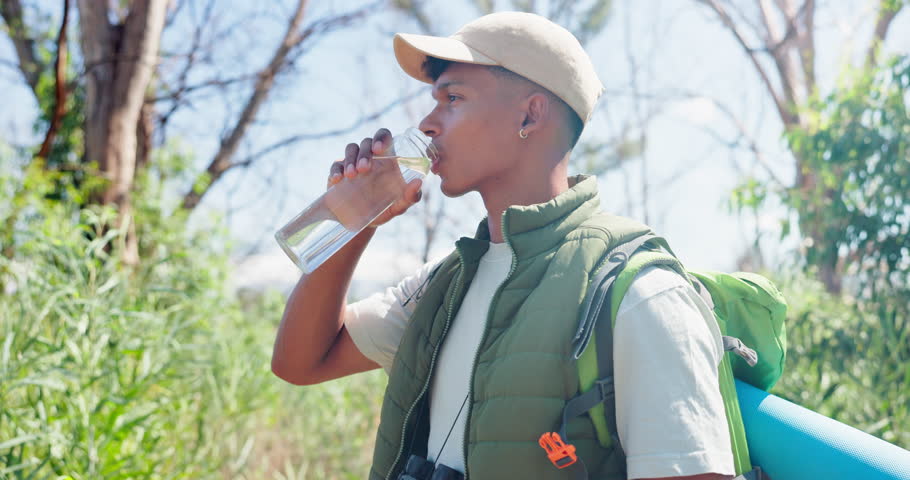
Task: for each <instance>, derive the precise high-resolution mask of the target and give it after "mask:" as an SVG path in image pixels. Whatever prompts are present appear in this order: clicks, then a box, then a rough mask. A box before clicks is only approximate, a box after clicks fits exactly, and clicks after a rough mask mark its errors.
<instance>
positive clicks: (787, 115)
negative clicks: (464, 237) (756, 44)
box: [696, 0, 799, 128]
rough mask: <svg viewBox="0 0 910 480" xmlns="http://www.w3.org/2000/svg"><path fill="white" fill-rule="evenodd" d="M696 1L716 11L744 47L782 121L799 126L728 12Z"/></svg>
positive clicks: (704, 0)
mask: <svg viewBox="0 0 910 480" xmlns="http://www.w3.org/2000/svg"><path fill="white" fill-rule="evenodd" d="M696 1H698V2H699V3H703V4H705V5H707V6H708V7H709V8H711V9H712V10H714V12H715V13H716V14H717V16H718V17H719V18H720V20H721V22H722V23H723V25H724V26H725V27H727V30H729V31H730V33H732V34H733V36H734V37H735V38H736V41H737V42H738V43H739V45H740V47H742V49H743V51H745V53H746V55H747V56H748V57H749V60H750V61H751V62H752V65H753V66H754V67H755V70H756V71H757V72H758V75H759V76H760V77H761V80H762V82H763V83H764V84H765V88H767V90H768V93H769V94H770V95H771V99H772V100H773V101H774V105H775V107H777V113H778V115H780V118H781V121H783V123H784V125H785V127H786V128H790V127H792V126H794V125H796V124H798V122H799V118H798V117H797V116H796V115H795V114H794V113H793V112H792V111H791V110H790V106H789V105H787V102H786V100H785V99H783V98H781V94H780V93H778V92H777V90H776V89H775V87H774V84H773V83H772V82H771V79H770V77H769V76H768V72H767V71H766V70H765V68H764V67H763V66H762V64H761V62H759V60H758V57H757V56H756V51H755V49H754V48H752V47H750V46H749V44H748V43H746V39H745V38H744V36H743V34H742V32H741V31H740V30H739V28H738V27H737V26H736V24H735V23H733V19H732V18H730V15H729V14H728V13H727V12H726V10H725V9H724V8H723V7H722V6H721V5H720V4H718V3H717V1H716V0H696Z"/></svg>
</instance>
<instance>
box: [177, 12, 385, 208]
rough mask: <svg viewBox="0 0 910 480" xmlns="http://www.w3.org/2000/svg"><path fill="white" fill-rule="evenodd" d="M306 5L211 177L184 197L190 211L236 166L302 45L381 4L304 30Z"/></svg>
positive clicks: (264, 71) (211, 165)
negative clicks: (247, 137) (246, 139)
mask: <svg viewBox="0 0 910 480" xmlns="http://www.w3.org/2000/svg"><path fill="white" fill-rule="evenodd" d="M306 4H307V0H299V1H298V4H297V9H296V11H295V12H294V16H293V17H292V18H291V20H290V22H289V23H288V29H287V31H286V32H285V35H284V38H283V40H282V42H281V43H280V44H279V46H278V48H277V49H276V50H275V53H274V54H273V55H272V59H271V61H269V64H268V65H267V66H266V67H265V68H263V69H262V70H261V71H260V72H259V73H258V75H257V80H256V84H255V86H254V87H253V92H252V94H251V95H250V98H249V99H248V100H247V103H246V105H245V106H244V108H243V111H242V112H241V114H240V117H239V118H238V120H237V122H236V124H235V125H234V126H233V128H231V129H230V132H229V133H228V134H227V135H226V137H225V138H223V139H222V141H221V147H220V148H219V150H218V152H217V153H216V154H215V157H214V158H213V159H212V161H211V162H210V163H209V166H208V168H206V172H205V174H204V175H205V176H206V177H208V178H207V179H206V180H207V181H205V182H194V185H196V188H194V189H192V190H191V191H190V192H188V193H187V194H186V195H185V196H184V197H183V208H186V209H188V210H191V209H193V208H195V207H196V205H198V204H199V202H200V201H201V200H202V197H203V196H204V195H205V193H206V192H207V191H208V189H209V188H210V187H211V185H213V184H214V183H215V182H216V181H217V180H218V179H219V178H221V176H222V175H224V173H225V172H226V171H228V170H229V169H230V168H232V167H233V166H234V165H233V164H232V163H231V159H232V158H233V157H234V154H235V153H236V152H237V148H238V147H239V145H240V141H241V140H242V139H243V137H244V135H245V134H246V132H247V131H248V130H249V128H250V126H251V125H252V123H253V121H254V119H255V118H256V114H257V112H258V111H259V109H260V108H261V107H262V105H263V104H264V103H265V101H266V98H267V97H268V95H269V93H270V92H271V90H272V87H273V86H274V84H275V78H276V77H277V76H278V75H279V74H281V73H282V72H283V71H284V70H285V69H286V67H287V66H288V65H289V64H290V63H292V62H293V61H294V60H295V59H296V58H297V56H299V55H300V54H301V53H302V52H303V51H304V50H303V47H302V46H303V45H304V44H305V42H306V41H307V40H309V39H314V38H319V37H320V36H322V35H323V34H325V33H328V32H330V31H332V30H335V29H337V28H341V27H344V26H347V25H350V24H351V23H352V22H354V21H356V20H359V19H360V18H362V17H364V16H365V15H366V14H367V13H368V12H370V11H375V6H376V5H377V4H370V5H367V6H366V7H363V8H361V9H359V10H356V11H353V12H350V13H347V14H343V15H338V16H335V17H329V18H326V19H321V20H317V21H315V22H314V23H312V24H311V25H309V26H308V27H306V28H304V29H302V30H301V29H300V25H301V24H302V23H303V17H304V9H305V7H306ZM202 184H204V185H206V186H205V188H204V189H200V188H199V187H198V185H202Z"/></svg>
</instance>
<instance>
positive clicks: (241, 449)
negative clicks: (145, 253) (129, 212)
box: [0, 211, 385, 480]
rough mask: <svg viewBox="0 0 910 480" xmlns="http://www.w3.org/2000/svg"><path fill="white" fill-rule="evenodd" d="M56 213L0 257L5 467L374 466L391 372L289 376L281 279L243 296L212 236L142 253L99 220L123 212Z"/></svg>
mask: <svg viewBox="0 0 910 480" xmlns="http://www.w3.org/2000/svg"><path fill="white" fill-rule="evenodd" d="M56 220H57V222H58V223H57V225H51V224H44V225H43V227H42V226H41V225H38V226H36V225H32V226H33V227H37V228H35V229H34V230H33V231H26V232H20V233H21V235H20V237H19V238H20V245H19V247H18V253H17V258H18V259H19V260H18V261H17V262H16V263H15V264H12V263H11V262H10V261H9V260H0V261H3V262H6V263H5V264H4V265H2V266H3V267H5V268H2V269H0V271H10V272H11V273H8V274H7V275H6V277H5V278H4V279H3V283H4V284H6V285H7V289H8V290H14V291H13V292H12V293H11V294H7V295H2V296H0V338H2V340H0V478H2V479H7V478H9V479H44V478H48V479H51V478H72V479H91V480H96V479H178V478H186V479H204V478H248V479H253V478H256V479H297V478H362V477H363V476H364V475H365V473H366V472H367V469H368V466H369V459H370V452H371V449H372V442H373V436H374V431H375V427H376V423H377V415H378V406H379V402H380V400H381V393H382V389H383V388H384V381H385V379H384V375H382V374H380V373H378V372H374V373H373V374H368V375H361V376H358V377H353V378H350V379H344V380H340V381H336V382H331V383H328V384H325V385H322V386H318V387H307V388H300V387H293V386H290V385H284V384H282V383H281V381H280V380H278V379H277V378H275V377H274V376H273V375H272V374H271V372H270V371H269V359H270V355H271V344H272V339H273V338H274V332H275V328H276V325H277V322H278V320H279V319H280V314H281V309H282V307H283V299H282V298H281V297H280V295H277V294H267V295H264V296H260V297H257V298H254V299H252V300H245V301H241V300H240V299H239V298H237V297H236V296H235V295H234V294H232V293H231V292H229V291H228V290H227V288H226V287H225V285H226V282H225V279H226V265H227V261H226V259H225V258H224V257H221V256H219V255H218V254H216V253H213V252H212V251H210V249H207V248H206V247H205V244H204V241H195V242H189V243H181V242H180V241H171V242H170V243H168V242H163V243H160V244H158V245H157V246H156V248H155V249H154V250H155V254H154V255H153V256H151V257H150V258H145V259H144V261H143V264H142V265H140V266H139V267H138V268H136V269H131V268H125V267H124V266H123V265H121V264H120V262H119V261H118V260H117V254H116V251H117V248H116V244H117V242H118V241H119V239H120V237H119V236H118V234H117V232H116V231H114V230H111V231H109V232H108V233H107V234H106V235H105V236H103V237H100V238H94V239H92V236H91V235H85V231H86V229H89V230H92V231H103V229H100V226H101V225H103V224H106V223H109V220H110V218H104V215H103V214H95V213H93V212H89V211H83V212H82V214H81V218H80V221H79V222H75V223H74V224H73V225H66V224H63V225H61V224H60V223H59V220H60V219H59V218H58V219H56ZM45 227H46V228H47V229H50V230H52V231H53V233H52V234H50V235H49V233H51V231H47V230H45ZM112 244H113V245H114V247H113V250H112V251H113V252H114V253H108V250H109V249H107V248H106V247H108V246H110V245H112ZM13 285H14V286H13Z"/></svg>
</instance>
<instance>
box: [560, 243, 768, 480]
mask: <svg viewBox="0 0 910 480" xmlns="http://www.w3.org/2000/svg"><path fill="white" fill-rule="evenodd" d="M649 242H650V244H652V245H655V246H658V247H662V248H663V249H664V250H666V252H667V253H665V252H661V251H657V250H643V249H642V247H645V246H646V244H649ZM633 255H634V259H632V257H633ZM658 265H662V266H666V267H669V268H672V269H673V270H675V271H676V272H677V273H679V274H680V275H682V276H683V278H685V279H687V280H688V281H689V282H690V283H692V284H693V286H694V287H695V288H696V291H698V292H699V294H701V295H703V296H706V297H707V302H708V305H711V306H712V309H713V302H712V301H711V300H710V295H709V294H708V293H707V289H705V288H704V287H703V286H702V285H700V284H698V283H697V280H696V279H695V278H694V277H692V276H690V275H688V273H687V272H686V270H685V268H684V267H683V266H682V264H681V263H680V262H679V260H678V259H676V257H675V256H674V255H673V253H672V251H671V250H670V249H669V246H668V245H667V243H666V241H665V240H664V239H663V238H660V237H657V236H656V235H653V234H646V235H643V236H641V237H637V238H636V239H634V240H632V241H630V242H628V243H625V244H622V245H620V246H618V247H616V248H615V249H613V250H612V251H611V252H608V254H607V260H606V262H605V264H604V265H603V267H602V268H601V269H600V270H599V271H598V272H597V273H596V274H595V276H594V278H593V279H592V282H591V287H590V288H589V290H588V293H587V294H586V296H585V300H584V303H583V310H582V311H583V312H584V314H583V316H582V321H581V323H580V325H579V328H578V331H577V332H576V335H575V337H574V338H573V358H575V359H577V360H578V370H579V380H580V385H579V388H580V390H581V392H583V393H581V394H579V395H577V396H576V397H574V398H572V399H571V400H569V401H568V402H567V403H566V406H565V407H564V409H563V415H562V420H561V423H560V426H559V430H558V432H559V435H560V437H561V438H562V439H564V441H565V443H566V444H569V443H570V442H569V440H568V439H567V438H566V427H567V425H568V422H569V420H570V419H572V418H574V417H577V416H580V415H583V414H585V413H589V415H590V417H591V421H592V423H593V424H594V428H595V431H596V434H597V438H598V441H599V442H600V444H601V445H602V446H604V447H609V446H611V445H613V446H615V448H617V449H619V451H620V452H622V445H621V444H620V441H619V435H618V429H617V426H616V416H615V414H614V415H607V414H606V412H608V411H609V412H615V410H616V397H615V391H614V385H613V375H612V373H613V343H612V342H613V327H614V324H615V322H616V314H617V312H618V310H619V305H620V303H621V301H622V298H623V297H624V296H625V294H626V291H628V289H629V287H630V286H631V284H632V281H633V280H634V279H635V277H636V276H637V275H638V274H639V273H640V272H641V271H642V270H644V269H645V268H647V267H651V266H658ZM607 303H608V304H609V308H608V309H604V308H603V307H604V304H607ZM606 315H609V317H608V318H609V321H607V319H606V318H604V317H605V316H606ZM595 332H596V335H595V334H594V333H595ZM598 342H600V343H601V344H602V345H603V348H597V345H596V344H597V343H598ZM723 342H724V349H725V351H733V352H734V353H736V354H737V355H740V356H742V357H743V358H746V359H747V360H752V357H753V356H754V355H755V354H754V351H751V350H750V349H748V347H745V345H743V344H742V342H741V341H739V340H738V339H736V338H733V337H724V339H723ZM750 363H751V361H750ZM601 372H609V374H608V375H606V376H603V375H602V373H601ZM719 381H720V383H721V392H722V394H723V397H724V407H725V410H726V413H727V419H728V427H729V429H730V433H731V444H732V446H733V455H734V464H735V468H736V472H737V473H738V474H740V477H737V479H736V480H740V479H742V480H762V479H764V478H765V477H763V476H762V474H761V473H762V472H761V470H760V469H758V468H755V469H752V465H751V461H750V459H749V454H748V450H747V446H746V444H745V438H744V429H743V426H742V417H741V416H740V414H739V402H737V401H736V400H737V399H736V394H735V391H734V393H732V398H730V392H731V389H729V388H723V387H724V385H725V384H727V383H729V384H730V385H732V384H733V376H732V370H731V368H730V361H729V359H728V358H727V357H726V356H724V359H723V361H722V362H721V366H720V372H719ZM582 469H583V471H584V472H585V473H586V469H584V464H583V462H582ZM581 478H584V477H581Z"/></svg>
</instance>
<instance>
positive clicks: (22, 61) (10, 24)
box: [0, 0, 45, 95]
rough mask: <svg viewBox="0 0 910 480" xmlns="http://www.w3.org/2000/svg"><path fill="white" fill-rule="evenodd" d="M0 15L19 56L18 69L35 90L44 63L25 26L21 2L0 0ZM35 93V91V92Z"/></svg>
mask: <svg viewBox="0 0 910 480" xmlns="http://www.w3.org/2000/svg"><path fill="white" fill-rule="evenodd" d="M0 17H3V20H4V21H5V22H6V25H7V29H8V31H9V36H10V40H12V42H13V46H14V47H15V48H16V55H17V56H18V57H19V70H20V71H21V72H22V75H23V76H25V81H26V82H27V83H28V86H29V87H31V89H32V91H33V92H36V90H35V89H36V88H37V86H38V78H39V77H40V76H41V72H42V71H44V68H45V65H44V64H42V62H41V60H40V59H38V56H37V54H36V52H35V39H34V38H32V37H31V36H30V35H29V32H28V31H27V29H26V27H25V19H24V15H23V13H22V3H21V2H20V0H3V1H0ZM36 95H37V93H36Z"/></svg>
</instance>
